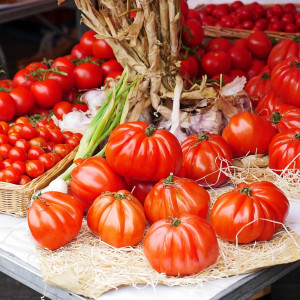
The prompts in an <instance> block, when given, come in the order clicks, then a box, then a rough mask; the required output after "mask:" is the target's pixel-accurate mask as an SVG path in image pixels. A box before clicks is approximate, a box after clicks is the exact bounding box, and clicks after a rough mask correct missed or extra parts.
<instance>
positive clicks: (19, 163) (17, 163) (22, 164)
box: [11, 160, 26, 175]
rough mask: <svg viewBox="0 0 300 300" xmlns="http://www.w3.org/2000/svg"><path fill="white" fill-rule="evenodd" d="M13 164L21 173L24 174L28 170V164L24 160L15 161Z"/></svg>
mask: <svg viewBox="0 0 300 300" xmlns="http://www.w3.org/2000/svg"><path fill="white" fill-rule="evenodd" d="M11 166H12V167H13V168H14V169H15V170H17V171H18V173H19V175H23V174H25V172H26V164H25V162H24V161H22V160H16V161H14V162H13V163H12V164H11Z"/></svg>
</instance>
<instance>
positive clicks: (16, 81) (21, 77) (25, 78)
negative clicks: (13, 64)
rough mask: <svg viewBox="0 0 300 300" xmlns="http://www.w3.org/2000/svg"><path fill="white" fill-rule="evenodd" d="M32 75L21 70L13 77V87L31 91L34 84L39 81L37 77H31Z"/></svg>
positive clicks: (28, 71) (27, 71) (26, 70)
mask: <svg viewBox="0 0 300 300" xmlns="http://www.w3.org/2000/svg"><path fill="white" fill-rule="evenodd" d="M30 74H31V72H30V70H28V69H21V70H19V71H18V72H17V73H16V74H15V75H14V77H13V81H12V82H13V87H17V86H22V87H25V88H27V89H30V87H31V86H32V84H33V83H34V82H36V81H37V78H36V77H33V76H29V75H30Z"/></svg>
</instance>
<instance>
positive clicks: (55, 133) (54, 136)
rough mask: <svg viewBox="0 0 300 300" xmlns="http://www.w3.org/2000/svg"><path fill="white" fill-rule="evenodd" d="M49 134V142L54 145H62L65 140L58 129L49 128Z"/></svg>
mask: <svg viewBox="0 0 300 300" xmlns="http://www.w3.org/2000/svg"><path fill="white" fill-rule="evenodd" d="M49 133H50V136H51V137H50V141H52V142H54V143H55V144H62V143H64V142H65V138H64V136H63V134H62V132H61V130H60V129H59V128H51V129H50V130H49Z"/></svg>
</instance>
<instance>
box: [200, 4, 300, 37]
mask: <svg viewBox="0 0 300 300" xmlns="http://www.w3.org/2000/svg"><path fill="white" fill-rule="evenodd" d="M198 13H199V15H200V16H201V19H202V24H203V25H206V26H219V27H225V28H235V29H249V30H257V31H267V30H269V31H280V32H289V33H295V32H299V30H300V12H297V9H296V6H295V4H293V3H286V4H284V5H280V4H275V5H272V6H263V5H261V4H259V3H258V2H252V3H250V4H244V3H243V2H242V1H235V2H233V3H231V4H218V5H215V4H208V5H207V6H206V7H205V8H204V9H201V10H199V11H198Z"/></svg>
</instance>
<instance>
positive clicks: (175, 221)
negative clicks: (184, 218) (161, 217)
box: [170, 217, 181, 227]
mask: <svg viewBox="0 0 300 300" xmlns="http://www.w3.org/2000/svg"><path fill="white" fill-rule="evenodd" d="M170 218H171V225H173V226H174V227H178V226H179V225H180V224H181V220H180V219H177V218H173V217H170Z"/></svg>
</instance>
